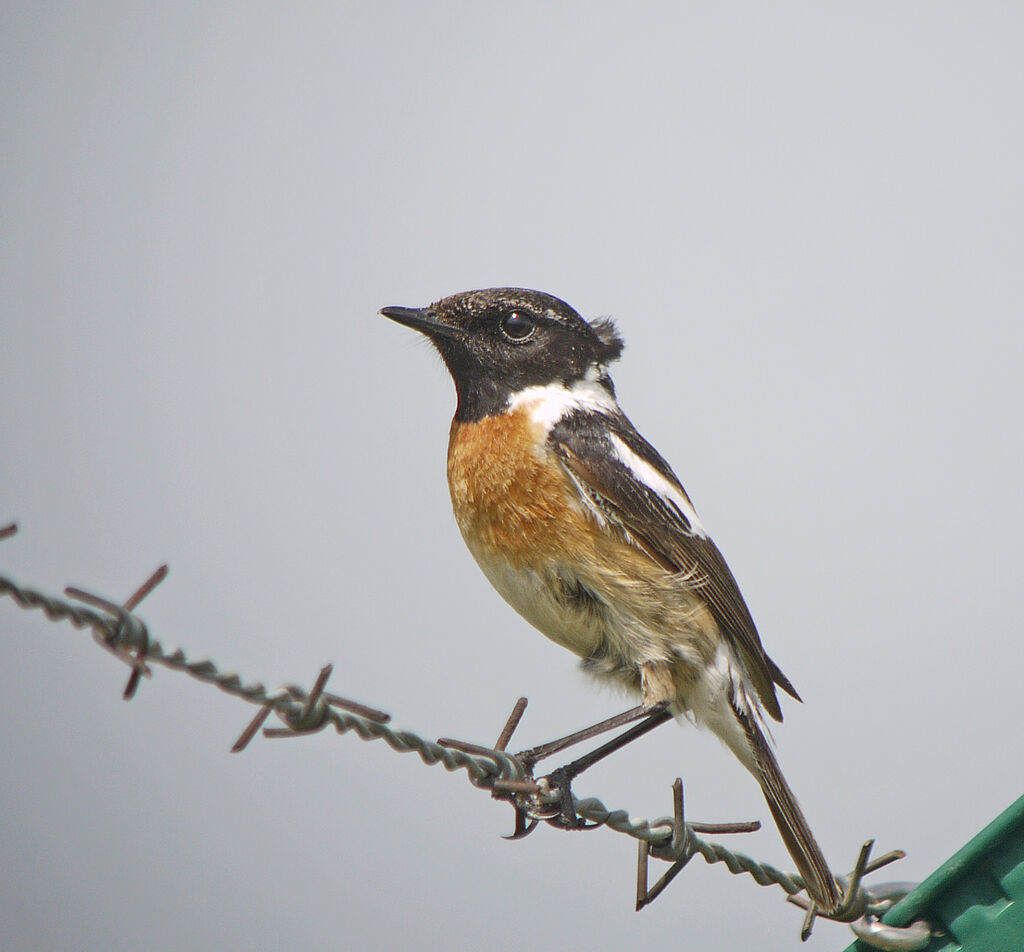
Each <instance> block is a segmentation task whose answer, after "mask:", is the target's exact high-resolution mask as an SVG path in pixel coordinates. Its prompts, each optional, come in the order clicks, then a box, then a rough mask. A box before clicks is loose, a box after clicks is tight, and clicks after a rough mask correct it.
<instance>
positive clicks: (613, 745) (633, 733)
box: [547, 703, 672, 829]
mask: <svg viewBox="0 0 1024 952" xmlns="http://www.w3.org/2000/svg"><path fill="white" fill-rule="evenodd" d="M671 719H672V712H671V711H670V710H669V709H668V705H667V703H666V704H661V705H659V706H658V707H656V708H655V709H654V710H653V711H650V710H649V711H647V714H646V717H645V719H644V720H643V721H641V722H640V723H639V724H637V725H635V726H634V727H631V728H630V729H629V730H628V731H623V732H622V733H621V734H619V735H618V737H613V738H612V739H611V740H609V741H606V742H605V743H603V744H602V745H601V746H600V747H597V748H595V749H594V750H592V751H590V753H588V754H584V755H583V756H582V757H578V758H577V759H576V760H574V761H573V762H572V763H569V764H566V765H565V766H564V767H559V768H558V769H557V770H553V771H552V772H551V773H549V774H548V776H547V781H548V783H549V784H551V786H552V787H556V788H557V789H558V792H559V797H560V799H561V806H562V811H561V814H560V816H559V825H560V826H566V827H569V828H570V829H579V828H580V826H581V825H582V824H581V823H580V819H579V817H578V816H577V815H576V808H575V807H574V806H573V802H572V782H573V780H575V779H576V777H578V776H579V775H580V774H581V773H583V771H584V770H588V769H589V768H590V767H593V766H594V764H596V763H597V762H598V761H600V760H604V758H605V757H607V756H608V755H609V754H614V753H615V751H617V750H622V748H623V747H625V746H626V745H627V744H630V743H632V742H633V741H635V740H636V739H637V738H639V737H643V735H644V734H646V733H648V732H650V731H652V730H654V728H655V727H659V726H660V725H662V724H664V723H665V721H669V720H671Z"/></svg>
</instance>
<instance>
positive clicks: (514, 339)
mask: <svg viewBox="0 0 1024 952" xmlns="http://www.w3.org/2000/svg"><path fill="white" fill-rule="evenodd" d="M380 314H381V315H383V316H384V317H387V318H390V319H391V320H392V321H395V322H397V323H399V324H402V325H405V326H406V327H409V328H412V329H414V330H416V331H419V332H420V333H422V334H424V335H425V336H426V337H427V338H428V339H429V340H430V342H431V343H432V344H433V345H434V347H435V348H436V349H437V351H438V353H439V354H440V356H441V359H442V360H443V362H444V363H445V365H446V366H447V368H448V371H449V372H450V374H451V376H452V379H453V381H454V383H455V390H456V396H457V406H456V410H455V416H454V419H453V420H452V424H451V430H450V433H449V442H448V455H447V476H448V486H449V490H450V495H451V502H452V508H453V511H454V515H455V520H456V522H457V524H458V527H459V530H460V532H461V534H462V537H463V539H464V540H465V543H466V545H467V547H468V548H469V551H470V553H471V554H472V555H473V557H474V559H475V560H476V562H477V564H478V565H479V567H480V569H481V570H482V571H483V574H484V575H485V576H486V577H487V579H488V580H489V581H490V583H491V585H493V586H494V588H495V589H496V590H497V591H498V593H499V594H500V595H501V596H502V597H503V598H504V599H505V601H506V602H508V604H509V605H511V606H512V608H514V609H515V610H516V611H517V612H518V613H519V614H520V615H521V616H522V617H523V618H525V619H526V621H528V622H529V623H530V624H532V625H533V626H534V627H535V628H537V629H538V630H539V631H540V632H541V633H543V634H544V635H546V636H547V637H548V638H550V639H551V640H552V641H554V642H555V643H557V644H559V645H561V646H562V647H564V648H567V649H568V650H569V651H571V652H573V653H574V654H575V655H577V656H578V657H579V658H580V659H581V664H582V667H583V669H584V670H585V671H587V672H588V673H590V674H592V675H594V676H595V677H596V678H598V679H599V680H605V681H610V682H613V683H616V684H618V685H620V686H623V687H625V688H626V689H627V691H628V692H631V693H633V694H634V695H639V697H640V700H641V704H642V706H643V708H644V709H645V710H650V711H655V710H657V709H658V708H659V707H661V708H667V709H668V710H670V711H671V712H672V713H673V714H675V715H677V716H685V717H688V718H689V719H690V720H692V721H693V722H694V723H696V724H697V725H698V726H702V727H706V728H708V729H710V730H711V731H712V733H714V734H715V735H717V737H718V738H719V739H720V740H722V741H723V742H724V744H725V746H726V747H727V748H728V749H729V750H731V751H732V753H733V754H735V756H736V757H737V758H738V759H739V761H740V763H742V764H743V766H744V767H746V768H747V770H748V771H750V773H751V774H753V776H754V777H755V778H756V780H757V781H758V783H759V784H760V787H761V790H762V791H763V794H764V797H765V799H766V801H767V804H768V807H769V810H770V812H771V814H772V816H773V818H774V820H775V823H776V826H777V827H778V829H779V832H780V835H781V838H782V840H783V843H784V845H785V846H786V848H787V850H788V852H789V854H790V856H791V857H792V859H793V861H794V863H795V864H796V867H797V870H798V871H799V873H800V876H801V877H802V879H803V881H804V885H805V887H806V889H807V892H808V894H809V895H810V897H811V899H812V900H813V901H814V902H815V903H816V904H817V906H818V907H819V909H821V910H822V911H824V912H826V913H827V912H828V911H831V910H835V909H836V908H837V907H838V906H839V904H840V901H841V895H840V892H839V888H838V885H837V883H836V879H835V877H834V876H833V874H832V872H831V870H830V869H829V865H828V863H827V861H826V860H825V857H824V855H823V853H822V850H821V848H820V847H819V846H818V843H817V841H816V840H815V838H814V835H813V833H812V832H811V829H810V826H809V825H808V822H807V820H806V819H805V817H804V814H803V811H802V810H801V808H800V805H799V804H798V802H797V799H796V797H795V796H794V794H793V792H792V790H791V789H790V787H789V784H788V783H787V782H786V779H785V777H784V776H783V774H782V770H781V769H780V767H779V764H778V760H777V759H776V756H775V753H774V751H773V740H772V735H771V732H770V730H769V728H768V720H767V719H768V718H771V719H772V720H775V721H781V720H782V710H781V708H780V705H779V699H778V695H777V691H776V689H777V688H778V689H781V690H782V691H783V692H785V693H786V694H788V695H789V696H790V697H792V698H795V699H796V700H798V701H799V700H800V696H799V694H797V692H796V689H795V688H794V687H793V685H792V684H791V683H790V681H789V679H788V678H787V677H786V676H785V674H783V673H782V671H781V669H780V668H779V666H778V665H777V664H776V663H775V662H774V661H773V660H772V659H771V658H770V657H769V656H768V654H767V653H766V651H765V649H764V647H763V646H762V644H761V638H760V636H759V634H758V631H757V628H756V626H755V624H754V620H753V618H752V616H751V614H750V611H749V609H748V608H747V605H746V602H745V601H744V599H743V596H742V595H741V593H740V589H739V586H738V584H737V582H736V579H735V577H734V576H733V573H732V572H731V571H730V569H729V567H728V565H727V564H726V561H725V559H724V558H723V556H722V554H721V552H720V551H719V550H718V547H717V546H716V545H715V543H714V542H713V541H712V540H711V537H710V536H709V535H708V532H707V530H706V529H705V527H704V524H703V523H702V522H701V520H700V518H699V516H698V515H697V512H696V510H695V509H694V506H693V504H692V503H691V501H690V497H689V496H688V495H687V493H686V490H685V489H684V488H683V486H682V483H681V482H680V481H679V479H678V477H677V476H676V474H675V473H674V472H673V470H672V468H671V467H670V466H669V464H668V463H667V462H666V461H665V460H664V458H663V457H662V456H661V455H660V454H659V453H658V451H657V450H656V449H655V448H654V447H653V446H652V445H651V444H650V443H649V442H648V441H647V440H646V439H644V437H643V436H641V434H640V433H639V432H638V431H637V429H636V428H635V427H634V426H633V424H632V423H631V422H630V421H629V419H628V418H627V417H626V415H625V414H624V413H623V412H622V410H621V409H620V407H619V404H618V400H617V398H616V393H615V386H614V384H613V382H612V379H611V376H610V375H609V371H608V368H609V366H610V365H611V364H612V363H613V362H615V361H616V360H617V359H618V358H619V357H620V356H621V354H622V351H623V347H624V343H623V340H622V338H621V336H620V335H619V332H618V330H617V328H616V325H615V323H614V322H613V321H612V320H611V319H610V318H599V319H596V320H594V321H593V322H588V321H587V320H585V319H584V318H583V317H581V316H580V315H579V314H578V313H577V312H576V311H575V310H574V309H573V308H572V307H571V306H570V305H568V304H567V303H566V302H565V301H562V300H561V299H559V298H557V297H554V296H553V295H551V294H546V293H544V292H541V291H533V290H529V289H526V288H489V289H482V290H474V291H464V292H460V293H457V294H452V295H450V296H448V297H445V298H442V299H441V300H439V301H437V302H436V303H434V304H431V305H429V306H427V307H384V308H382V309H381V310H380Z"/></svg>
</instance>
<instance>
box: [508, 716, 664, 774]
mask: <svg viewBox="0 0 1024 952" xmlns="http://www.w3.org/2000/svg"><path fill="white" fill-rule="evenodd" d="M652 713H654V710H653V709H652V708H650V707H647V706H646V705H644V704H638V705H637V706H636V707H631V708H630V709H629V710H628V711H623V712H622V713H621V714H616V715H615V716H614V717H609V718H607V719H606V720H603V721H598V722H597V723H596V724H591V725H590V727H584V728H583V729H582V730H578V731H574V732H573V733H572V734H566V735H565V737H559V738H558V739H557V740H551V741H548V742H547V743H546V744H540V745H538V746H537V747H531V748H530V749H529V750H523V751H520V752H519V753H518V754H516V757H517V758H519V760H520V761H522V763H523V764H525V765H527V766H528V767H531V768H532V767H533V765H534V764H535V763H537V761H538V760H543V759H544V758H545V757H550V756H551V755H552V754H557V753H558V752H559V751H560V750H565V749H566V748H567V747H572V746H574V745H575V744H581V743H582V742H583V741H585V740H590V738H591V737H597V735H598V734H604V733H605V732H606V731H610V730H614V729H615V728H616V727H622V726H623V725H624V724H631V723H632V722H633V721H638V720H640V718H642V717H648V716H650V715H651V714H652Z"/></svg>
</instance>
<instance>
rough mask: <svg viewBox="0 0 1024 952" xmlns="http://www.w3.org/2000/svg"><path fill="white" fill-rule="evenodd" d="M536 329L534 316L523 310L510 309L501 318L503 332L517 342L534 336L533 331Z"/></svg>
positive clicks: (519, 342)
mask: <svg viewBox="0 0 1024 952" xmlns="http://www.w3.org/2000/svg"><path fill="white" fill-rule="evenodd" d="M536 329H537V325H536V324H534V322H533V318H532V317H530V315H529V314H524V313H523V312H522V311H509V312H508V314H506V315H505V316H504V317H503V318H502V319H501V332H502V333H503V334H504V335H505V336H506V337H507V338H508V339H509V340H512V341H515V342H516V343H517V344H521V343H523V341H526V340H529V339H530V338H531V337H533V332H534V331H535V330H536Z"/></svg>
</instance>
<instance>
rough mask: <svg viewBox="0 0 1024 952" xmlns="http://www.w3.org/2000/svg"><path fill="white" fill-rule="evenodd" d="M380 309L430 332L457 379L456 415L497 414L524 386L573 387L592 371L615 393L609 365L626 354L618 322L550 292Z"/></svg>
mask: <svg viewBox="0 0 1024 952" xmlns="http://www.w3.org/2000/svg"><path fill="white" fill-rule="evenodd" d="M380 313H381V314H383V315H384V316H385V317H390V318H391V320H393V321H397V322H398V323H399V324H405V325H406V327H412V328H414V329H415V330H418V331H420V332H422V333H423V334H426V335H427V337H429V338H430V340H431V341H432V342H433V344H434V346H435V347H436V348H437V349H438V351H440V353H441V357H442V358H443V359H444V362H445V364H446V365H447V366H448V370H449V371H450V372H451V375H452V378H453V379H454V380H455V389H456V390H457V391H458V395H459V407H458V410H457V411H456V414H455V415H456V418H457V419H459V420H463V421H468V420H479V419H482V418H483V417H485V416H489V415H490V414H492V413H500V412H501V411H502V410H504V409H505V407H506V406H507V404H508V400H509V397H510V396H511V395H512V394H514V393H518V392H519V391H520V390H523V389H525V388H526V387H534V386H544V385H546V384H558V383H561V384H564V385H566V386H568V385H570V384H571V383H573V382H574V381H576V380H582V379H584V378H585V377H588V376H591V377H592V379H595V380H597V381H598V382H600V383H601V384H602V385H603V386H604V387H606V388H607V390H608V392H609V393H612V394H614V390H613V389H612V382H611V379H610V378H609V377H608V375H607V372H606V370H605V368H606V367H607V365H608V364H610V363H611V362H612V361H613V360H615V359H616V358H617V357H618V356H619V354H621V353H622V339H621V338H620V337H619V336H618V334H617V333H616V331H615V325H614V324H613V323H612V322H611V321H610V320H607V319H603V320H600V321H595V322H594V323H593V324H588V323H587V322H586V321H585V320H583V318H582V317H580V316H579V314H577V313H576V312H575V311H574V310H573V309H572V308H571V307H569V305H568V304H566V303H565V301H560V300H559V299H558V298H556V297H553V296H552V295H550V294H544V293H542V292H541V291H528V290H526V289H525V288H490V289H488V290H486V291H464V292H462V293H461V294H453V295H451V297H446V298H443V299H442V300H440V301H438V302H437V303H436V304H431V305H430V306H429V307H424V308H410V307H385V308H381V311H380Z"/></svg>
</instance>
